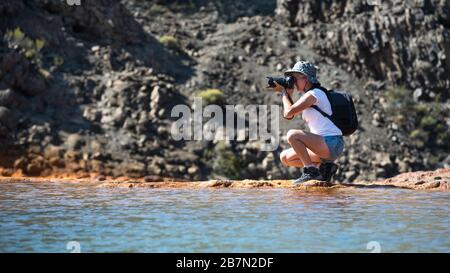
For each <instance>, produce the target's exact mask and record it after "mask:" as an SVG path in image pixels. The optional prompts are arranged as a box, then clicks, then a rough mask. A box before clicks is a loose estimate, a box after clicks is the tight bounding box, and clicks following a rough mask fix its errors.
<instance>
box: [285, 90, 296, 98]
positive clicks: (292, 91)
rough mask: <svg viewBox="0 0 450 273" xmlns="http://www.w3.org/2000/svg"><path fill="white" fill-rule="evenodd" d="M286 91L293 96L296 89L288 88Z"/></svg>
mask: <svg viewBox="0 0 450 273" xmlns="http://www.w3.org/2000/svg"><path fill="white" fill-rule="evenodd" d="M286 91H287V93H288V95H289V97H291V98H292V94H294V89H286Z"/></svg>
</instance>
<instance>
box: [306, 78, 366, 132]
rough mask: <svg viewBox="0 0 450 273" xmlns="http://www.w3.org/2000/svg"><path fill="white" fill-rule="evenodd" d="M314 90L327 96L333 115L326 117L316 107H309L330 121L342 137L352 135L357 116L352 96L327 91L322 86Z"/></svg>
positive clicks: (356, 126)
mask: <svg viewBox="0 0 450 273" xmlns="http://www.w3.org/2000/svg"><path fill="white" fill-rule="evenodd" d="M316 88H317V89H320V90H322V91H323V92H324V93H325V94H326V95H327V98H328V101H329V102H330V104H331V110H332V111H333V114H332V115H331V116H330V115H328V114H327V113H325V112H324V111H322V110H321V109H320V108H319V107H318V106H317V105H312V106H311V107H312V108H314V109H316V110H317V111H319V112H320V113H321V114H322V115H323V116H324V117H327V118H328V119H330V120H331V121H332V122H333V123H334V125H336V126H337V127H338V128H339V129H341V131H342V134H343V135H344V136H349V135H351V134H353V133H354V132H355V131H356V129H358V116H357V115H356V110H355V105H354V104H353V99H352V95H350V94H349V93H347V92H336V91H334V90H327V89H326V88H324V87H322V86H319V87H316ZM311 90H312V89H311Z"/></svg>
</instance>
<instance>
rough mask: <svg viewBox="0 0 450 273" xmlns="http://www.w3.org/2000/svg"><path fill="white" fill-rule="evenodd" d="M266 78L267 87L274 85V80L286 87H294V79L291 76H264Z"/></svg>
mask: <svg viewBox="0 0 450 273" xmlns="http://www.w3.org/2000/svg"><path fill="white" fill-rule="evenodd" d="M266 78H267V79H268V81H267V84H268V87H275V82H277V83H278V84H279V85H281V86H283V87H284V88H286V89H292V88H294V82H295V79H294V77H292V76H287V77H286V78H274V77H266Z"/></svg>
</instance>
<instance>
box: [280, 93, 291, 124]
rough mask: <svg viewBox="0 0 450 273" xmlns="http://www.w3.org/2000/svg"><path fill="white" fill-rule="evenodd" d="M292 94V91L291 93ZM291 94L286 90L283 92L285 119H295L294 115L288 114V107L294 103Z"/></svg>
mask: <svg viewBox="0 0 450 273" xmlns="http://www.w3.org/2000/svg"><path fill="white" fill-rule="evenodd" d="M291 94H292V93H291ZM291 94H289V92H286V93H284V94H283V98H282V100H283V117H284V118H285V119H293V118H294V115H287V113H286V109H288V108H290V107H292V105H293V104H294V102H293V101H292V98H291Z"/></svg>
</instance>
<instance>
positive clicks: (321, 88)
mask: <svg viewBox="0 0 450 273" xmlns="http://www.w3.org/2000/svg"><path fill="white" fill-rule="evenodd" d="M316 88H317V89H320V90H322V91H323V92H324V93H325V95H326V96H327V98H328V90H327V89H326V88H325V87H323V86H317V87H315V88H313V89H316ZM311 90H312V89H310V90H308V91H311ZM308 91H307V92H308ZM328 100H330V99H329V98H328ZM311 107H312V108H314V109H316V110H317V111H318V112H319V113H321V114H322V116H324V117H326V118H328V119H329V120H331V121H333V120H332V119H331V116H330V115H328V114H327V113H325V112H324V111H322V110H321V109H320V108H319V106H317V105H311Z"/></svg>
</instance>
